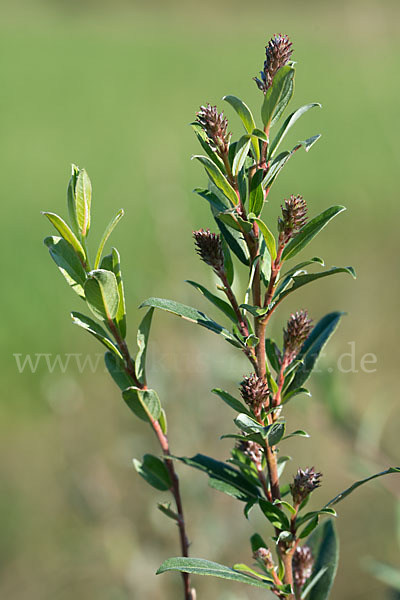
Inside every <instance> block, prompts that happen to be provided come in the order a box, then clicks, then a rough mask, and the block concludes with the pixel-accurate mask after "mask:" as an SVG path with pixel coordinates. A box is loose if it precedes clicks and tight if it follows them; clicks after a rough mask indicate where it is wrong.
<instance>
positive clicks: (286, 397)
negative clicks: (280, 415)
mask: <svg viewBox="0 0 400 600" xmlns="http://www.w3.org/2000/svg"><path fill="white" fill-rule="evenodd" d="M300 394H305V395H306V396H311V392H310V390H307V388H304V387H300V388H297V389H295V390H292V391H291V392H288V393H287V394H286V393H285V394H283V396H282V404H286V403H287V402H289V400H292V398H294V397H295V396H299V395H300Z"/></svg>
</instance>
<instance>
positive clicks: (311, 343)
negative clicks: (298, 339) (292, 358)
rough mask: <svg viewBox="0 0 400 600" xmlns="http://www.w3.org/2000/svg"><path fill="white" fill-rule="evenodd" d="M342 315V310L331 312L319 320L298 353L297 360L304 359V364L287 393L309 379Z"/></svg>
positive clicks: (301, 365) (298, 370)
mask: <svg viewBox="0 0 400 600" xmlns="http://www.w3.org/2000/svg"><path fill="white" fill-rule="evenodd" d="M342 316H343V313H342V312H332V313H329V314H327V315H325V317H323V318H322V319H321V320H320V321H318V323H317V324H316V325H315V327H314V328H313V329H312V331H311V333H310V335H309V336H308V338H307V339H306V341H305V342H304V344H303V345H302V347H301V349H300V352H299V354H298V355H297V360H298V361H302V364H300V366H299V368H298V369H297V371H296V375H295V376H294V378H293V381H292V382H291V384H290V386H289V387H288V389H287V390H286V392H285V394H289V393H290V392H292V391H294V390H297V389H298V388H300V387H301V386H302V385H303V384H304V383H305V382H306V381H307V379H308V378H309V376H310V375H311V372H312V370H313V368H314V366H315V363H316V361H317V359H318V357H319V355H320V354H321V352H322V350H323V348H324V346H325V344H326V343H327V341H328V340H329V338H330V337H331V336H332V334H333V333H334V332H335V330H336V328H337V326H338V324H339V321H340V319H341V317H342Z"/></svg>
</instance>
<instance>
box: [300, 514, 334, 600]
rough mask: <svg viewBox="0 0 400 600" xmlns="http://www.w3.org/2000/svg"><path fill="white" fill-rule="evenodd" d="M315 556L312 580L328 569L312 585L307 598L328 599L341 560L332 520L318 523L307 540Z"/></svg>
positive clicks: (314, 599) (309, 599) (313, 599)
mask: <svg viewBox="0 0 400 600" xmlns="http://www.w3.org/2000/svg"><path fill="white" fill-rule="evenodd" d="M306 544H307V546H309V547H310V549H311V552H312V555H313V557H314V561H315V562H314V568H313V572H312V575H311V580H312V579H314V577H316V576H317V575H318V573H320V571H321V570H322V569H326V570H325V571H324V574H323V575H322V577H320V578H319V579H318V581H317V583H316V584H315V585H314V586H313V587H312V589H311V591H310V593H309V594H308V596H307V600H327V599H328V598H329V594H330V591H331V588H332V585H333V581H334V579H335V575H336V570H337V566H338V560H339V541H338V538H337V535H336V530H335V526H334V523H333V521H332V520H329V521H325V522H324V523H322V524H320V525H318V527H317V528H316V529H315V530H314V532H313V533H312V535H311V536H310V537H309V538H308V539H307V541H306Z"/></svg>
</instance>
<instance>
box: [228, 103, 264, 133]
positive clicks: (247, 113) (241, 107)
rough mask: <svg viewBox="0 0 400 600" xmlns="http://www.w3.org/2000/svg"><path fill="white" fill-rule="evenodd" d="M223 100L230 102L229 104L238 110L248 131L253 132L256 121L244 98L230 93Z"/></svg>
mask: <svg viewBox="0 0 400 600" xmlns="http://www.w3.org/2000/svg"><path fill="white" fill-rule="evenodd" d="M222 100H225V102H228V104H230V105H231V106H232V108H233V109H234V110H235V111H236V112H237V114H238V115H239V117H240V119H241V121H242V123H243V125H244V128H245V129H246V131H247V133H251V132H252V131H253V129H255V128H256V123H255V121H254V117H253V115H252V114H251V110H250V109H249V107H248V106H247V104H245V103H244V102H243V100H240V98H237V97H236V96H229V95H228V96H224V97H223V98H222Z"/></svg>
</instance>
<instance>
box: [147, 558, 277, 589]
mask: <svg viewBox="0 0 400 600" xmlns="http://www.w3.org/2000/svg"><path fill="white" fill-rule="evenodd" d="M166 571H181V572H182V571H183V572H184V573H196V574H197V575H211V576H212V577H219V578H221V579H230V580H231V581H237V582H238V583H247V585H253V586H255V587H259V588H266V589H268V588H269V587H270V583H267V581H268V582H271V579H269V580H268V579H266V578H265V576H262V575H259V577H260V579H259V580H257V579H254V578H253V577H250V576H248V575H245V574H244V573H239V572H237V571H235V570H234V569H231V568H230V567H225V566H224V565H220V564H218V563H215V562H212V561H210V560H204V559H203V558H183V557H177V558H168V559H167V560H165V561H164V562H163V564H162V565H161V566H160V568H159V569H158V571H157V575H160V574H161V573H165V572H166Z"/></svg>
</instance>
